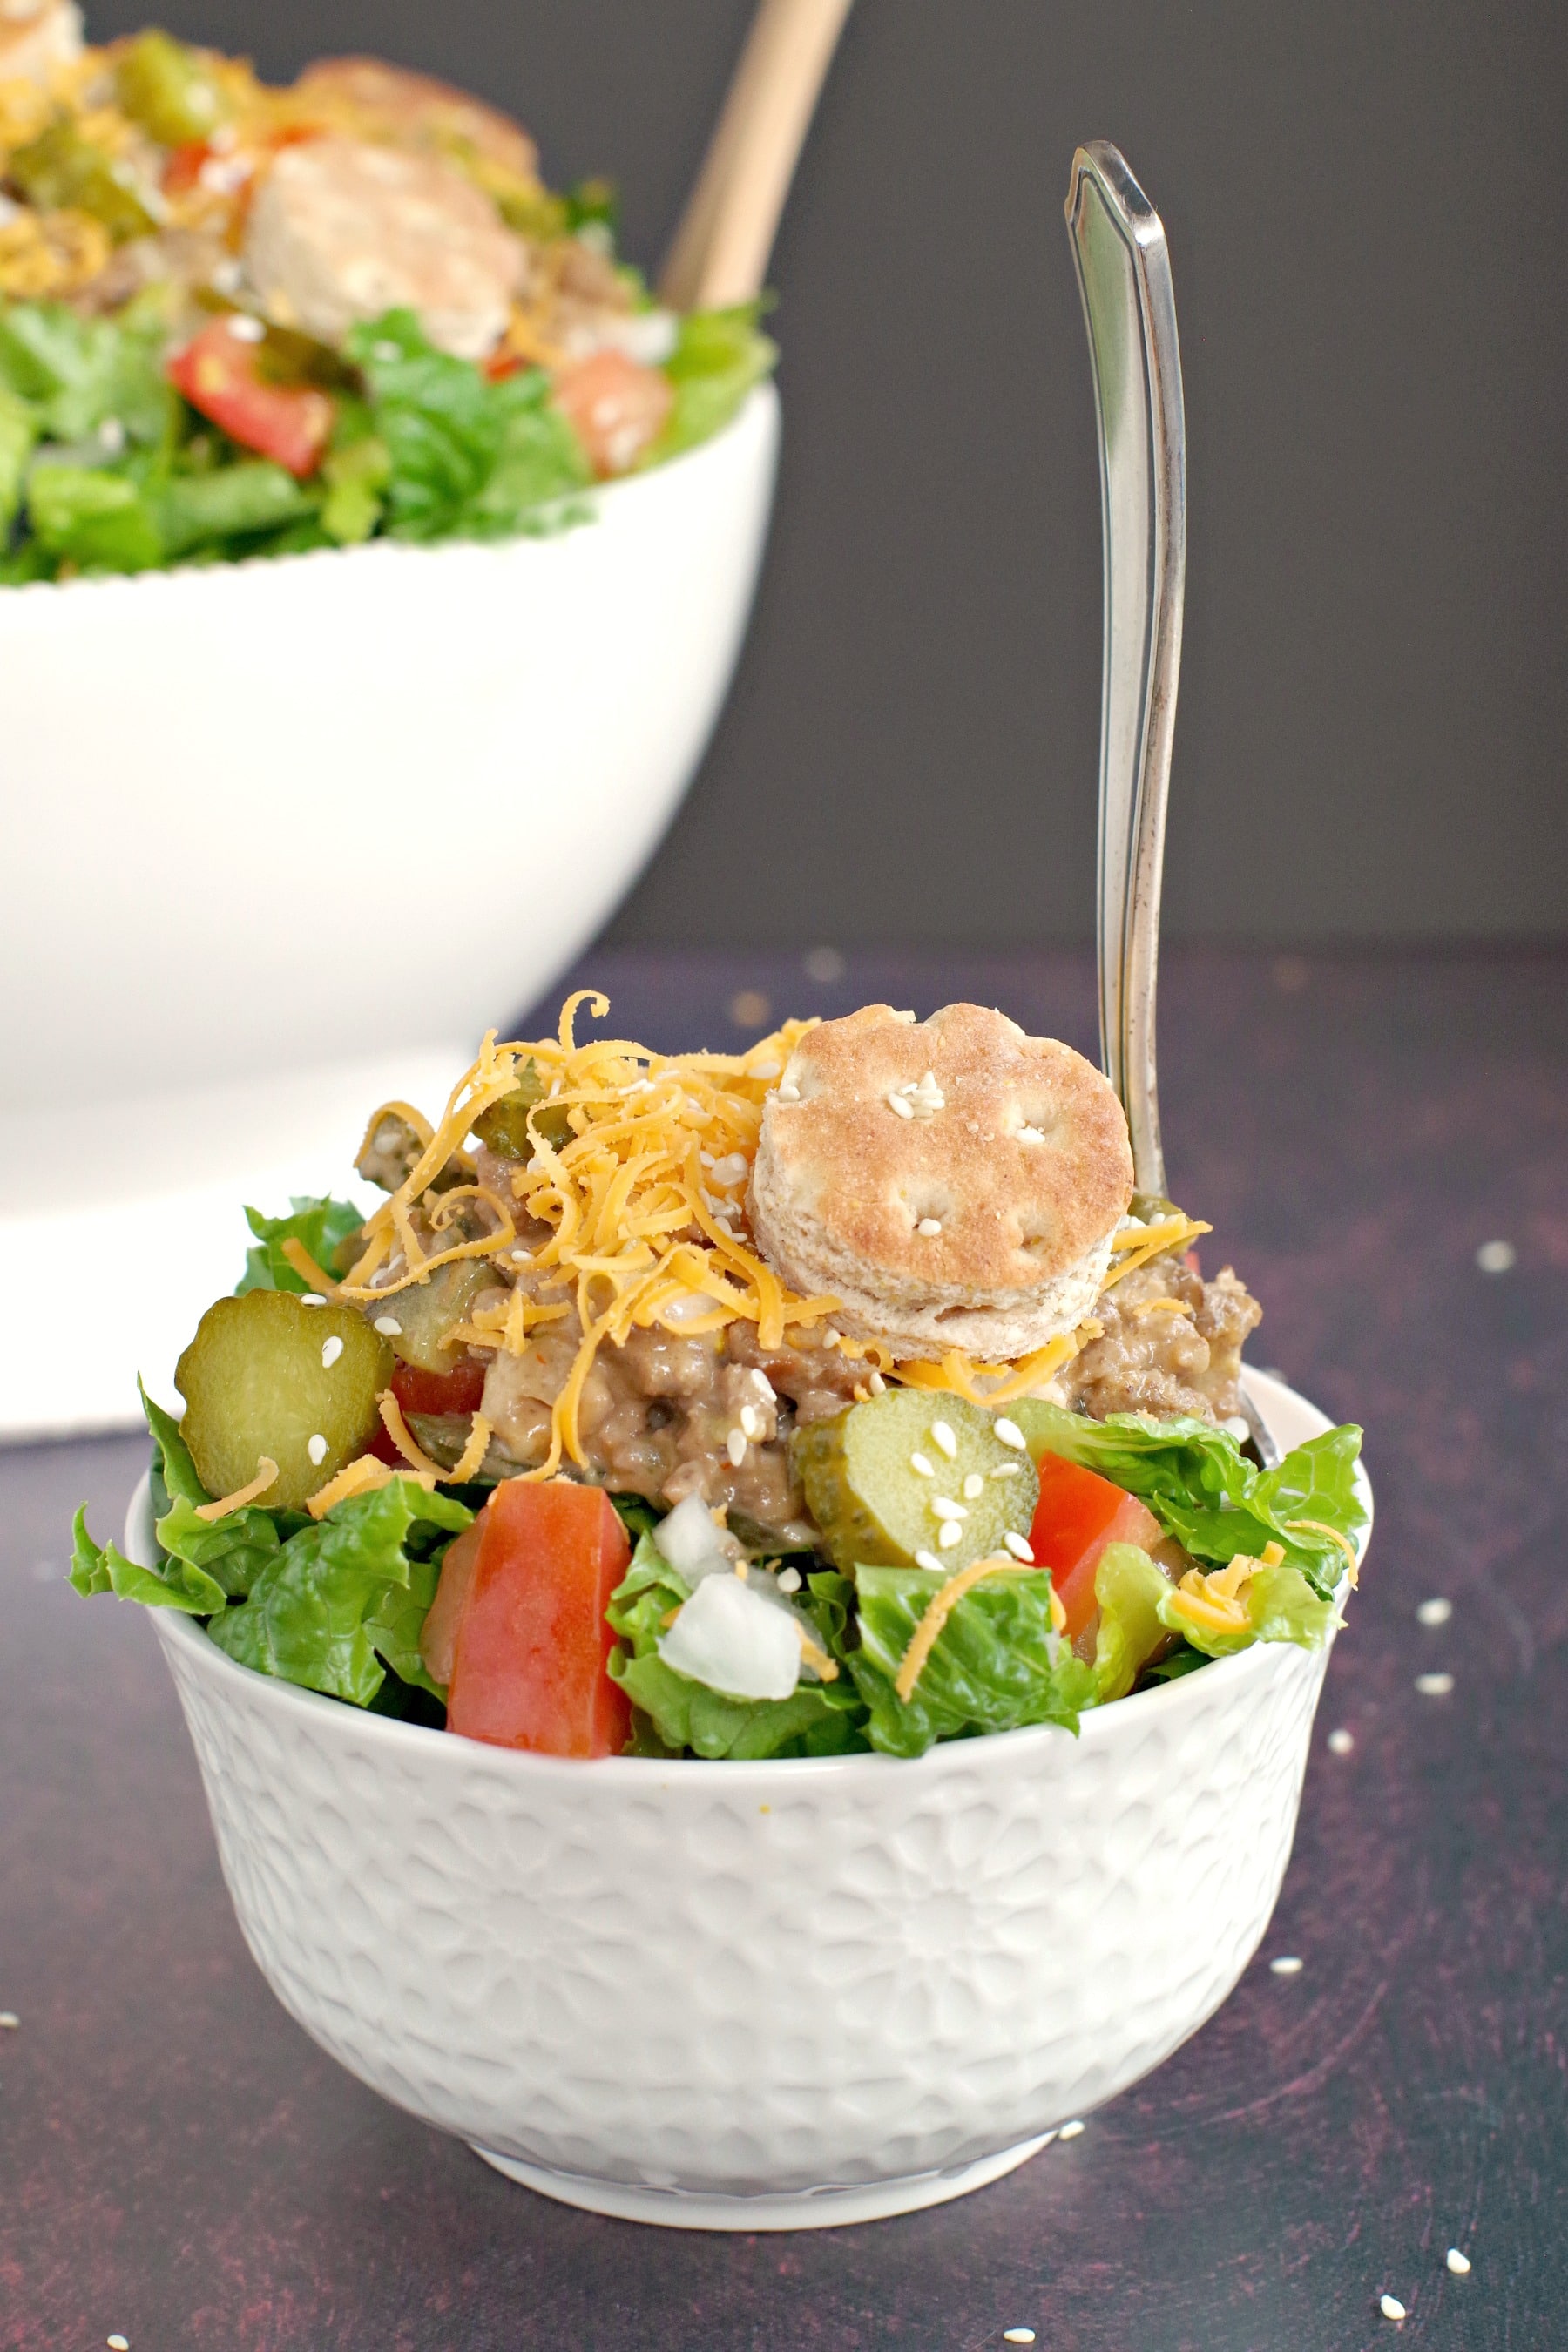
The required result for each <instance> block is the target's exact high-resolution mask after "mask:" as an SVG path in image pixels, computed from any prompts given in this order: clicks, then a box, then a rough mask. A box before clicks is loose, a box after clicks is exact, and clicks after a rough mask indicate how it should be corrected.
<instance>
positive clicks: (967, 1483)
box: [963, 1470, 985, 1503]
mask: <svg viewBox="0 0 1568 2352" xmlns="http://www.w3.org/2000/svg"><path fill="white" fill-rule="evenodd" d="M984 1492H985V1481H984V1478H983V1477H982V1476H981V1475H980V1473H979V1471H978V1470H972V1471H971V1472H970V1474H969V1475H968V1477H967V1478H966V1479H965V1480H964V1482H963V1499H964V1501H965V1502H966V1503H973V1500H974V1497H975V1496H976V1495H984Z"/></svg>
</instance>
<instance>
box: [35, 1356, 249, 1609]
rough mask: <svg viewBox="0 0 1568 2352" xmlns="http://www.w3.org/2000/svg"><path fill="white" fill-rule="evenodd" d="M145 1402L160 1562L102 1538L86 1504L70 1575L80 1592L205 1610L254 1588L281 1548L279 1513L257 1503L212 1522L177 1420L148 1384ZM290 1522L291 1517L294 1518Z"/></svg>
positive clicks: (150, 1604)
mask: <svg viewBox="0 0 1568 2352" xmlns="http://www.w3.org/2000/svg"><path fill="white" fill-rule="evenodd" d="M142 1412H144V1413H145V1414H146V1416H147V1426H148V1428H149V1429H150V1430H151V1432H152V1433H153V1447H154V1452H155V1458H154V1461H153V1475H152V1487H153V1513H154V1517H155V1533H156V1535H157V1538H158V1543H159V1546H160V1548H161V1549H162V1550H163V1554H164V1559H163V1562H162V1564H161V1565H160V1566H158V1567H155V1568H143V1567H142V1566H141V1565H140V1564H139V1563H138V1562H137V1561H135V1560H131V1559H126V1557H125V1555H124V1553H123V1552H121V1550H120V1549H118V1548H117V1546H115V1545H114V1544H112V1543H108V1544H97V1543H95V1542H94V1541H93V1539H92V1538H91V1536H90V1535H89V1533H88V1528H87V1514H86V1511H85V1509H84V1510H81V1511H79V1512H78V1513H77V1517H76V1526H75V1529H74V1539H73V1545H72V1552H71V1582H72V1583H73V1584H74V1585H75V1587H76V1589H77V1591H79V1592H81V1593H87V1594H91V1593H94V1592H114V1593H117V1594H118V1595H119V1597H120V1599H121V1600H122V1601H142V1603H143V1604H144V1605H146V1606H148V1607H150V1608H165V1609H183V1610H184V1611H185V1612H186V1613H187V1614H188V1615H190V1616H194V1617H205V1616H210V1615H211V1614H213V1612H215V1611H217V1610H220V1609H222V1608H223V1607H224V1606H225V1605H226V1602H227V1601H230V1600H233V1599H236V1598H237V1597H239V1596H240V1595H243V1594H244V1593H247V1592H248V1591H249V1590H250V1587H251V1584H252V1582H253V1581H254V1580H255V1578H256V1577H257V1576H258V1575H259V1573H260V1572H261V1570H262V1569H263V1568H264V1567H266V1566H267V1564H268V1562H269V1561H270V1560H271V1559H275V1558H276V1556H277V1554H278V1553H279V1550H280V1549H281V1548H282V1542H283V1538H282V1535H281V1534H280V1533H279V1526H278V1519H277V1517H275V1516H274V1514H272V1513H271V1512H268V1511H265V1510H263V1509H261V1508H260V1507H259V1506H258V1505H256V1504H252V1505H249V1506H248V1507H246V1508H244V1509H241V1510H237V1511H230V1512H229V1513H228V1514H227V1515H226V1517H224V1518H221V1519H219V1520H217V1521H216V1523H213V1524H209V1523H208V1522H207V1521H206V1520H205V1519H202V1518H198V1517H197V1516H196V1506H197V1505H198V1504H201V1503H205V1502H207V1501H208V1500H210V1497H209V1496H208V1495H207V1493H206V1490H205V1487H204V1486H203V1485H202V1483H201V1480H200V1479H199V1478H198V1477H197V1476H196V1471H195V1463H194V1462H193V1461H192V1460H191V1456H190V1450H189V1448H188V1447H187V1445H186V1444H185V1441H184V1438H183V1437H182V1436H181V1435H180V1429H179V1423H177V1422H176V1421H174V1419H173V1417H172V1416H171V1415H170V1414H168V1413H166V1412H164V1411H163V1408H162V1406H160V1405H156V1404H154V1403H153V1400H152V1398H151V1397H150V1396H149V1395H148V1394H147V1391H146V1390H145V1389H143V1390H142ZM290 1524H292V1522H290Z"/></svg>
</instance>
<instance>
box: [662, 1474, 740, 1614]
mask: <svg viewBox="0 0 1568 2352" xmlns="http://www.w3.org/2000/svg"><path fill="white" fill-rule="evenodd" d="M654 1541H655V1543H656V1544H658V1548H659V1550H660V1551H661V1552H662V1554H663V1555H664V1557H665V1559H667V1560H668V1562H669V1564H670V1566H671V1568H673V1569H674V1570H675V1572H676V1574H677V1576H682V1577H684V1578H685V1580H686V1581H687V1583H688V1584H689V1585H690V1586H691V1587H692V1589H693V1590H694V1591H695V1589H696V1587H697V1586H698V1585H700V1583H701V1581H702V1580H703V1578H704V1577H707V1576H717V1575H718V1574H719V1573H720V1571H721V1570H723V1571H724V1572H725V1573H726V1574H727V1573H728V1571H729V1570H731V1569H732V1568H733V1567H734V1565H735V1557H736V1554H737V1553H738V1552H739V1550H740V1549H741V1547H740V1545H739V1544H738V1543H737V1542H736V1541H735V1538H734V1537H733V1536H727V1535H725V1534H723V1533H722V1532H721V1530H720V1529H719V1528H716V1527H715V1526H714V1524H713V1514H712V1513H711V1511H710V1509H709V1508H708V1506H707V1504H706V1503H705V1502H703V1500H702V1499H701V1497H700V1496H698V1495H688V1496H687V1497H686V1500H685V1502H684V1503H677V1505H676V1507H675V1508H674V1510H673V1511H671V1513H670V1515H669V1517H668V1518H667V1519H661V1520H660V1521H659V1523H658V1528H657V1529H656V1530H655V1533H654Z"/></svg>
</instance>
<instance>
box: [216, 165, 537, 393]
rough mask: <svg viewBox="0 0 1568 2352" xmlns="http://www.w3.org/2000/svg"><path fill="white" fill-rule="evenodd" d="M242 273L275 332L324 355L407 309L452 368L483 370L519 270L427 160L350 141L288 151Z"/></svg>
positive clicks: (268, 186)
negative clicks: (472, 364) (298, 338)
mask: <svg viewBox="0 0 1568 2352" xmlns="http://www.w3.org/2000/svg"><path fill="white" fill-rule="evenodd" d="M245 266H246V271H247V276H248V277H249V278H250V281H251V284H252V285H253V286H254V287H255V288H256V289H257V292H258V294H259V296H260V298H261V299H262V302H263V303H264V304H265V306H266V308H267V309H268V311H269V312H270V314H271V315H272V316H273V317H274V318H275V319H277V320H278V321H279V324H280V325H282V326H290V327H301V328H303V329H304V331H305V332H306V333H307V334H310V335H315V336H316V337H318V338H319V340H320V341H322V342H325V343H335V342H339V341H342V337H343V336H344V335H345V334H346V333H347V331H348V330H349V328H350V327H352V326H353V324H354V322H355V321H356V320H361V319H375V318H379V317H380V315H381V313H382V312H383V311H384V310H395V309H397V308H399V307H400V306H404V305H405V306H406V307H407V308H408V309H409V310H416V311H417V312H418V314H419V318H420V320H421V323H422V324H423V326H424V329H425V331H426V334H427V335H428V336H429V338H430V340H431V341H432V342H433V343H437V344H438V345H439V346H440V348H441V349H442V350H443V351H447V352H455V353H456V354H457V356H458V358H459V359H468V360H477V359H482V358H483V357H484V356H485V354H486V352H489V351H490V350H491V349H492V348H493V346H494V344H495V341H496V339H497V337H498V336H499V335H500V331H501V330H502V328H503V327H504V326H505V325H506V322H507V319H508V317H509V315H510V308H511V299H512V296H513V294H514V293H515V292H516V291H517V289H518V288H519V286H520V284H521V279H522V274H523V269H524V266H525V258H524V253H523V248H522V245H521V241H520V239H519V238H517V237H515V236H513V235H512V233H511V231H510V229H509V228H507V227H506V226H504V225H503V224H502V222H501V220H500V215H498V213H497V212H496V208H495V206H494V205H492V204H491V202H490V200H489V197H488V196H486V195H484V194H481V192H480V191H479V189H478V188H476V187H475V186H474V184H473V183H472V181H471V180H467V179H465V178H464V177H463V174H462V173H460V172H458V171H455V170H454V169H453V168H452V166H451V165H450V164H449V163H442V162H441V160H440V158H439V157H438V156H436V155H425V154H416V153H414V152H410V151H408V150H405V149H402V148H397V147H378V146H373V145H372V144H371V143H370V142H368V141H364V140H359V139H312V140H310V141H309V142H306V143H305V144H304V145H302V146H299V147H286V148H285V149H284V151H283V152H282V153H281V154H280V155H279V158H278V161H277V162H276V163H274V164H273V166H272V169H271V171H270V172H269V173H268V175H267V179H266V181H265V182H264V184H263V185H262V187H261V189H260V190H259V192H258V195H257V198H256V201H255V203H254V204H253V205H252V206H251V208H250V218H249V221H248V224H247V228H246V236H245Z"/></svg>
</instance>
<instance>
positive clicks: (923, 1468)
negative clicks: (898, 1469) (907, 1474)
mask: <svg viewBox="0 0 1568 2352" xmlns="http://www.w3.org/2000/svg"><path fill="white" fill-rule="evenodd" d="M910 1469H911V1470H912V1471H913V1472H914V1474H915V1476H916V1477H917V1478H934V1477H935V1476H936V1472H935V1470H934V1469H933V1468H932V1466H931V1463H930V1462H929V1461H928V1460H927V1458H926V1456H925V1455H924V1454H910Z"/></svg>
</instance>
